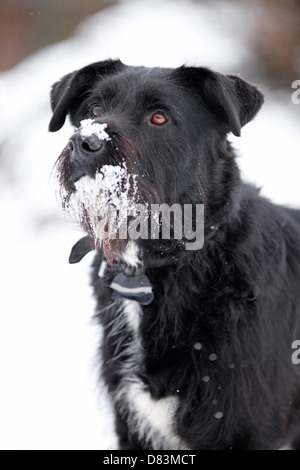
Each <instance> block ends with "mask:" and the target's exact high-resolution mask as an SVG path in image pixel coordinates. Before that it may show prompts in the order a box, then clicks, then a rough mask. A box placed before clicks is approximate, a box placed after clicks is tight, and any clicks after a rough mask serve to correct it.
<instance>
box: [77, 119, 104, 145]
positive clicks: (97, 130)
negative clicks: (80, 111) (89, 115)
mask: <svg viewBox="0 0 300 470" xmlns="http://www.w3.org/2000/svg"><path fill="white" fill-rule="evenodd" d="M106 128H107V124H105V123H103V124H100V123H98V122H95V121H94V120H93V119H83V120H82V121H80V128H79V130H80V134H81V136H82V137H90V136H91V135H95V136H96V137H97V138H98V139H99V140H111V138H110V137H109V135H108V133H107V132H105V129H106Z"/></svg>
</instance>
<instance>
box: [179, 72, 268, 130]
mask: <svg viewBox="0 0 300 470" xmlns="http://www.w3.org/2000/svg"><path fill="white" fill-rule="evenodd" d="M177 70H180V72H181V73H182V72H183V73H184V76H185V79H187V80H188V81H189V83H190V85H191V86H192V87H193V88H194V89H196V91H197V92H198V93H200V95H201V97H202V99H203V101H204V103H205V105H206V106H207V108H208V110H209V111H210V113H211V114H212V115H213V116H214V117H215V118H216V119H217V120H218V121H219V122H221V123H222V124H225V126H226V127H227V129H226V131H227V132H230V131H231V132H232V133H233V134H234V135H236V136H240V135H241V128H242V127H243V126H244V125H245V124H247V122H249V121H251V120H252V119H253V118H254V116H255V115H256V113H257V112H258V111H259V109H260V107H261V105H262V104H263V101H264V97H263V94H262V93H261V92H260V91H259V90H258V89H257V88H256V87H255V86H254V85H251V84H250V83H248V82H246V80H243V79H242V78H240V77H238V76H235V75H222V74H220V73H216V72H212V71H211V70H209V69H207V68H204V67H180V69H177Z"/></svg>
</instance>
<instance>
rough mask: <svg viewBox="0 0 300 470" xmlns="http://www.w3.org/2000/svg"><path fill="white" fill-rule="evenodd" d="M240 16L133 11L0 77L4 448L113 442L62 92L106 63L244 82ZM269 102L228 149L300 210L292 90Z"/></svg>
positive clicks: (116, 13) (185, 7) (104, 20)
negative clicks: (73, 76) (207, 72)
mask: <svg viewBox="0 0 300 470" xmlns="http://www.w3.org/2000/svg"><path fill="white" fill-rule="evenodd" d="M241 3H242V2H241ZM232 5H233V4H230V5H229V4H228V3H227V2H226V1H223V2H217V1H212V2H208V3H207V4H198V3H196V2H193V1H185V0H184V1H182V0H178V1H177V0H176V1H175V0H174V1H170V0H166V1H164V2H161V1H158V0H153V1H152V2H144V1H126V2H123V3H122V4H121V5H116V6H113V7H111V8H108V9H106V10H104V11H103V12H101V13H99V14H97V15H95V16H93V17H92V18H90V19H88V20H86V21H85V22H84V24H83V25H82V26H81V27H80V29H79V32H78V34H77V35H75V36H74V37H73V38H71V39H69V40H67V41H64V42H61V43H59V44H56V45H53V46H51V47H48V48H46V49H44V50H42V51H40V52H38V53H37V54H35V55H33V56H31V57H30V58H28V59H27V60H26V61H24V62H23V63H21V64H20V65H19V66H17V67H15V68H14V69H12V70H10V71H8V72H6V73H2V74H0V129H1V134H0V152H1V159H0V167H1V171H0V196H1V200H0V210H1V221H2V227H1V231H0V255H1V258H0V259H1V268H2V269H1V272H0V285H1V296H0V311H1V316H0V377H1V401H0V416H1V424H0V448H3V449H112V448H116V442H117V441H116V437H115V434H114V431H113V419H112V414H111V411H110V405H109V402H108V400H107V398H106V392H105V389H104V388H103V387H102V386H101V384H100V385H98V382H97V379H96V375H97V367H98V361H97V356H96V354H97V344H98V341H99V335H100V336H101V331H99V330H98V328H97V327H96V326H95V325H94V324H93V322H92V321H91V318H92V315H93V313H94V302H93V300H92V299H91V290H90V287H89V266H90V263H91V260H92V257H93V253H90V254H88V255H87V256H86V257H85V258H84V259H83V260H82V261H81V262H80V263H79V264H78V265H72V266H71V265H68V262H67V260H68V254H69V250H70V248H71V247H72V245H73V244H74V243H75V242H76V241H77V240H78V239H79V238H80V237H81V236H82V233H81V232H80V231H79V230H78V228H77V225H75V224H70V223H69V222H67V221H65V220H64V219H63V217H62V214H61V208H60V206H59V203H58V201H56V199H55V184H54V181H53V178H51V176H50V175H51V172H52V168H53V166H54V163H55V160H56V158H57V157H58V155H59V154H60V152H61V150H62V149H63V148H64V146H65V145H66V143H67V142H68V139H69V136H70V135H71V132H72V129H71V127H70V125H69V123H68V122H67V123H66V124H65V126H64V128H63V129H62V130H61V131H59V132H58V133H56V134H48V132H47V127H48V122H49V120H50V117H51V111H50V105H49V91H50V87H51V85H52V83H54V82H55V81H56V80H58V79H59V78H60V77H62V76H63V75H64V74H66V73H69V72H70V71H72V70H75V69H77V68H79V67H82V66H85V65H87V64H88V63H90V62H94V61H97V60H104V59H107V58H109V57H111V58H117V57H120V59H121V60H123V62H125V63H128V64H132V65H135V64H136V65H147V66H154V65H160V66H170V67H173V66H179V65H181V64H182V63H188V64H190V65H206V66H209V67H211V68H214V69H216V70H219V71H220V72H228V73H241V74H243V71H244V70H246V68H245V66H249V67H251V61H252V59H253V55H252V52H251V49H250V47H249V43H248V36H249V31H250V30H251V22H250V23H249V22H248V20H247V21H245V12H244V11H243V9H242V6H238V5H237V2H235V3H234V5H235V6H234V7H233V6H232ZM246 78H247V77H246ZM296 78H298V77H295V79H296ZM258 85H259V86H260V85H261V84H259V83H258ZM263 91H264V92H265V95H266V103H265V105H264V107H263V109H262V111H261V112H260V113H259V115H258V116H257V118H256V119H255V120H254V121H253V122H252V123H250V124H248V125H247V126H246V127H245V128H244V129H243V131H242V137H241V138H239V139H238V138H234V137H231V140H232V142H233V143H234V146H235V147H236V149H237V151H238V153H239V154H240V155H241V157H240V158H239V164H240V166H241V168H242V170H243V174H244V175H245V177H246V178H247V179H249V180H251V181H254V182H256V183H257V184H258V185H260V186H262V187H263V193H264V194H266V195H267V196H268V197H270V198H272V199H273V200H274V201H276V202H284V203H288V204H290V205H295V206H300V194H299V173H300V134H299V105H298V106H296V105H293V104H292V102H291V94H289V93H282V94H280V95H277V94H275V93H274V92H271V91H269V90H268V89H266V88H264V90H263ZM98 130H99V128H98ZM102 130H103V131H104V132H105V129H102ZM196 344H200V343H196ZM196 349H197V348H196ZM229 366H233V365H229Z"/></svg>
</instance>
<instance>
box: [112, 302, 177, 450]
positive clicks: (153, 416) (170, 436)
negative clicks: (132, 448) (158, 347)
mask: <svg viewBox="0 0 300 470" xmlns="http://www.w3.org/2000/svg"><path fill="white" fill-rule="evenodd" d="M122 303H123V305H122V308H121V310H120V311H119V315H118V322H120V321H121V322H122V323H123V324H124V325H126V326H127V328H128V330H129V331H130V335H131V336H130V338H131V340H130V342H128V344H127V347H126V350H125V351H124V355H123V358H125V359H124V360H123V361H120V362H119V367H120V373H121V381H120V383H119V385H118V387H117V389H116V391H115V393H114V397H113V398H114V402H115V404H116V406H117V408H118V409H119V410H120V411H121V413H122V412H123V413H124V414H126V415H127V417H128V418H127V420H128V422H127V425H128V428H129V431H130V433H131V434H134V435H137V436H138V437H139V439H140V440H142V441H146V442H147V443H148V444H149V445H150V446H151V447H152V448H153V449H166V450H167V449H184V448H186V446H185V445H184V443H183V442H182V440H181V438H180V437H179V436H178V435H177V433H176V430H175V415H176V411H177V409H178V406H179V400H178V397H176V396H166V397H163V398H160V399H155V398H153V397H152V396H151V393H150V391H149V389H148V387H147V385H146V384H145V383H143V381H142V380H141V378H140V374H141V372H142V371H143V370H144V351H143V347H142V345H141V338H140V334H139V326H140V320H141V315H142V314H143V313H142V309H141V306H140V305H139V304H138V303H137V302H135V301H132V300H124V301H123V302H122Z"/></svg>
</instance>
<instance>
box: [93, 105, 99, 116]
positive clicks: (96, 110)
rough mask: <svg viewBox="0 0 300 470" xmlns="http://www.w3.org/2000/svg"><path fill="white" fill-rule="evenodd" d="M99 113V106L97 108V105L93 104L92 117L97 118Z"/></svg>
mask: <svg viewBox="0 0 300 470" xmlns="http://www.w3.org/2000/svg"><path fill="white" fill-rule="evenodd" d="M100 112H101V106H99V104H95V105H94V106H93V107H92V115H93V116H94V117H99V116H100Z"/></svg>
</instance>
